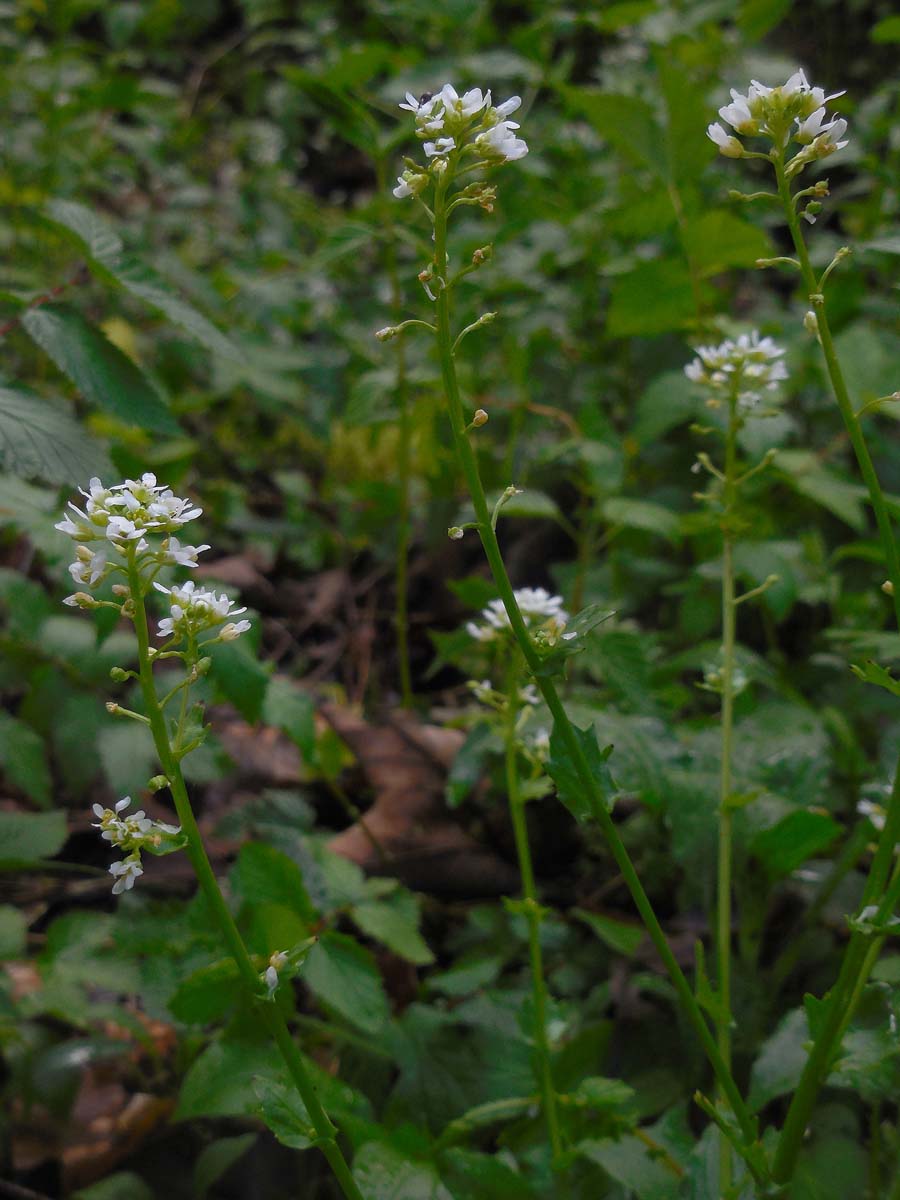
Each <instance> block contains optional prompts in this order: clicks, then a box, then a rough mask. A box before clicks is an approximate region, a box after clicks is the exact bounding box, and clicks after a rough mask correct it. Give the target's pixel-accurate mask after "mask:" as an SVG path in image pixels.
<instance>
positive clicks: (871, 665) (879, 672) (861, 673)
mask: <svg viewBox="0 0 900 1200" xmlns="http://www.w3.org/2000/svg"><path fill="white" fill-rule="evenodd" d="M850 670H851V671H852V672H853V674H854V675H855V676H856V678H857V679H861V680H862V681H863V683H874V684H875V685H876V686H877V687H882V688H884V689H885V690H886V691H888V692H890V693H891V695H892V696H900V680H898V679H895V678H894V677H893V675H892V674H891V673H890V671H889V670H888V668H887V667H880V666H879V665H878V663H876V662H873V661H872V660H871V658H870V659H868V660H867V662H866V665H865V666H864V667H855V666H853V664H852V663H851V664H850Z"/></svg>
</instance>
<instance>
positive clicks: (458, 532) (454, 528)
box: [447, 525, 464, 542]
mask: <svg viewBox="0 0 900 1200" xmlns="http://www.w3.org/2000/svg"><path fill="white" fill-rule="evenodd" d="M463 532H464V531H463V530H462V529H461V528H460V527H459V525H451V526H450V528H449V529H448V530H447V537H448V538H452V539H453V541H454V542H458V541H459V539H460V538H461V537H462V535H463Z"/></svg>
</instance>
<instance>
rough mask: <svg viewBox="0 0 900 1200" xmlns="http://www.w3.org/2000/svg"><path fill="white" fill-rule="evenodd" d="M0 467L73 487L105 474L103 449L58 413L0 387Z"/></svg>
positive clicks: (23, 392) (24, 393) (33, 398)
mask: <svg viewBox="0 0 900 1200" xmlns="http://www.w3.org/2000/svg"><path fill="white" fill-rule="evenodd" d="M0 464H2V465H3V467H4V468H5V469H6V470H7V471H10V472H11V473H12V474H13V475H21V476H22V477H23V478H31V477H37V478H39V479H46V480H48V481H49V482H50V483H67V484H76V483H80V482H82V481H83V480H85V479H89V478H90V477H91V476H92V475H105V474H108V473H109V472H110V471H111V469H112V468H111V467H110V463H109V459H108V458H107V457H106V454H105V452H104V451H103V449H102V448H101V447H100V446H99V445H98V443H96V442H95V441H94V440H93V439H92V438H91V437H90V436H89V435H88V434H87V433H85V431H84V430H83V429H82V428H81V426H80V425H79V424H78V422H77V421H76V420H75V419H74V417H72V416H70V415H69V413H67V412H66V411H65V410H64V409H61V408H59V407H58V406H57V405H55V404H51V403H50V402H49V401H47V400H43V399H41V397H39V396H36V395H34V394H33V393H32V392H28V391H26V390H25V389H24V388H9V387H0Z"/></svg>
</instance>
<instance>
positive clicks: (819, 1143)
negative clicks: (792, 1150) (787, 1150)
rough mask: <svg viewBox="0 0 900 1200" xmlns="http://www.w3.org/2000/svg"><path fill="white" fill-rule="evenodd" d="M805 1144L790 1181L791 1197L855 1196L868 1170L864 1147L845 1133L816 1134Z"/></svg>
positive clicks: (826, 1199) (842, 1199) (843, 1199)
mask: <svg viewBox="0 0 900 1200" xmlns="http://www.w3.org/2000/svg"><path fill="white" fill-rule="evenodd" d="M812 1129H813V1141H812V1145H804V1147H803V1149H802V1150H801V1152H800V1155H799V1157H798V1159H797V1166H796V1168H795V1171H794V1177H793V1180H792V1182H791V1196H792V1197H793V1198H794V1200H847V1197H848V1196H858V1195H859V1193H860V1183H861V1181H862V1180H864V1179H865V1178H866V1176H867V1174H868V1170H869V1165H868V1159H867V1156H866V1151H865V1149H864V1148H863V1147H862V1146H861V1145H860V1144H859V1142H858V1141H851V1140H850V1138H847V1137H822V1136H819V1137H816V1136H815V1132H816V1127H815V1124H813V1126H812Z"/></svg>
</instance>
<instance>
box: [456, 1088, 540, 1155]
mask: <svg viewBox="0 0 900 1200" xmlns="http://www.w3.org/2000/svg"><path fill="white" fill-rule="evenodd" d="M537 1103H538V1097H537V1096H536V1095H534V1096H513V1097H510V1098H509V1099H505V1100H490V1101H488V1103H487V1104H478V1105H476V1106H475V1108H470V1109H469V1110H468V1112H464V1113H463V1115H462V1116H461V1117H457V1118H456V1119H455V1120H453V1121H451V1122H450V1123H449V1124H448V1125H447V1126H446V1128H445V1129H444V1131H443V1132H442V1133H441V1136H440V1137H439V1138H438V1140H437V1145H438V1146H440V1147H444V1146H452V1145H453V1143H454V1142H465V1141H468V1140H469V1139H470V1137H471V1135H472V1134H473V1133H477V1132H478V1131H479V1130H480V1129H489V1128H490V1127H491V1126H492V1125H500V1124H503V1123H504V1122H505V1121H514V1120H515V1119H516V1118H517V1117H522V1116H525V1115H526V1114H527V1113H528V1112H529V1111H533V1110H534V1107H535V1105H536V1104H537Z"/></svg>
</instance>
